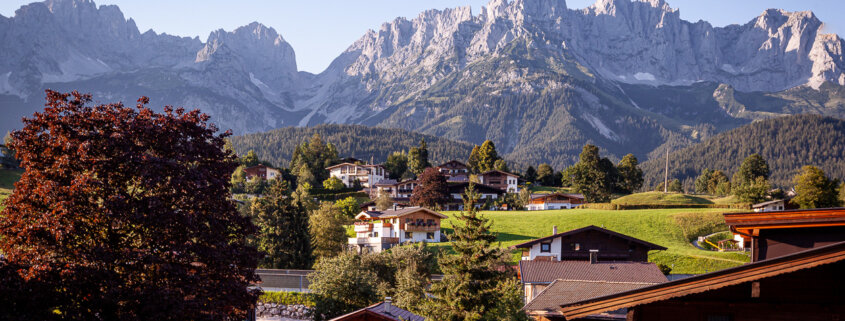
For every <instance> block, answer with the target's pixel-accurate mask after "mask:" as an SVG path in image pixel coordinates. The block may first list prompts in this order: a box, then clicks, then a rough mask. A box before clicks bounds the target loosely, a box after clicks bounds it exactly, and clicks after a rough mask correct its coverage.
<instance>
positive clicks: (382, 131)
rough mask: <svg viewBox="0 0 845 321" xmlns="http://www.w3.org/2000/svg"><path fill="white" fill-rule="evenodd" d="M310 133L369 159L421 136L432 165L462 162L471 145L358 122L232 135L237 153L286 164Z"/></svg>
mask: <svg viewBox="0 0 845 321" xmlns="http://www.w3.org/2000/svg"><path fill="white" fill-rule="evenodd" d="M314 134H320V136H321V137H322V138H323V140H324V141H325V142H327V143H331V144H332V145H334V147H335V148H336V149H337V151H338V156H340V157H341V158H346V157H354V158H357V159H360V160H361V161H366V162H369V161H370V159H373V160H374V161H375V162H376V163H381V162H384V161H385V160H386V159H387V156H388V155H390V154H391V153H393V152H394V151H407V150H409V149H410V148H411V147H416V146H418V145H419V143H420V140H422V139H425V141H426V143H427V144H428V150H429V158H430V160H431V162H432V164H433V165H439V164H440V163H442V162H445V161H448V160H451V159H457V160H460V161H462V162H465V161H466V159H467V157H469V154H470V152H471V151H472V147H473V145H472V144H470V143H466V142H460V141H453V140H448V139H445V138H440V137H435V136H431V135H423V134H419V133H414V132H410V131H406V130H402V129H391V128H378V127H367V126H361V125H318V126H314V127H308V128H304V127H286V128H280V129H275V130H271V131H267V132H263V133H255V134H249V135H244V136H236V137H232V138H231V141H232V145H233V146H234V148H235V151H236V152H237V153H238V155H245V154H246V153H247V151H249V150H254V151H255V153H256V155H257V156H258V158H259V159H261V160H265V161H268V162H270V163H272V164H273V165H275V166H282V167H287V166H288V162H290V159H291V156H292V154H293V151H294V149H295V148H296V146H298V145H300V144H302V142H306V141H308V140H309V139H311V137H312V136H313V135H314Z"/></svg>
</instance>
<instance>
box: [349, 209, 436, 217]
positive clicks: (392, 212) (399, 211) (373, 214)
mask: <svg viewBox="0 0 845 321" xmlns="http://www.w3.org/2000/svg"><path fill="white" fill-rule="evenodd" d="M416 212H426V213H429V214H431V215H434V216H437V217H439V218H449V217H448V216H446V215H443V214H440V213H437V212H435V211H432V210H430V209H427V208H425V207H405V208H401V209H396V210H384V211H363V212H361V213H358V215H355V219H364V218H371V219H385V218H396V217H402V216H405V215H409V214H413V213H416Z"/></svg>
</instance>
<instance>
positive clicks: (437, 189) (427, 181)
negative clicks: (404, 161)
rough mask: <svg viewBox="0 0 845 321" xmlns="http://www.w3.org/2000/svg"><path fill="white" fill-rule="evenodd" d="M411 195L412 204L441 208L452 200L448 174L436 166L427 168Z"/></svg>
mask: <svg viewBox="0 0 845 321" xmlns="http://www.w3.org/2000/svg"><path fill="white" fill-rule="evenodd" d="M418 181H419V183H418V184H417V186H416V187H414V192H413V194H412V195H411V205H415V206H423V207H427V208H432V209H436V208H440V207H441V206H442V205H444V204H446V203H447V202H449V200H450V195H449V192H448V185H447V183H446V176H444V175H443V174H442V173H440V171H438V170H437V169H436V168H434V167H429V168H427V169H426V170H425V171H424V172H423V173H422V175H420V177H419V179H418Z"/></svg>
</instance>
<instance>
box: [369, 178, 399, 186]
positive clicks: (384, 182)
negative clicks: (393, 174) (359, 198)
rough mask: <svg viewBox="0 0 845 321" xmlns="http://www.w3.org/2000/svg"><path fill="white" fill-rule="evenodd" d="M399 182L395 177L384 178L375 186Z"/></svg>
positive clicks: (393, 184)
mask: <svg viewBox="0 0 845 321" xmlns="http://www.w3.org/2000/svg"><path fill="white" fill-rule="evenodd" d="M396 184H399V182H397V181H396V180H395V179H383V180H380V181H378V183H375V184H374V186H395V185H396Z"/></svg>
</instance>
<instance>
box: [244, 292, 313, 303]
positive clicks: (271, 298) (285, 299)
mask: <svg viewBox="0 0 845 321" xmlns="http://www.w3.org/2000/svg"><path fill="white" fill-rule="evenodd" d="M258 301H259V302H264V303H276V304H284V305H292V304H302V305H304V306H307V307H313V306H314V295H313V294H310V293H300V292H264V293H262V294H261V297H259V298H258Z"/></svg>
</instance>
